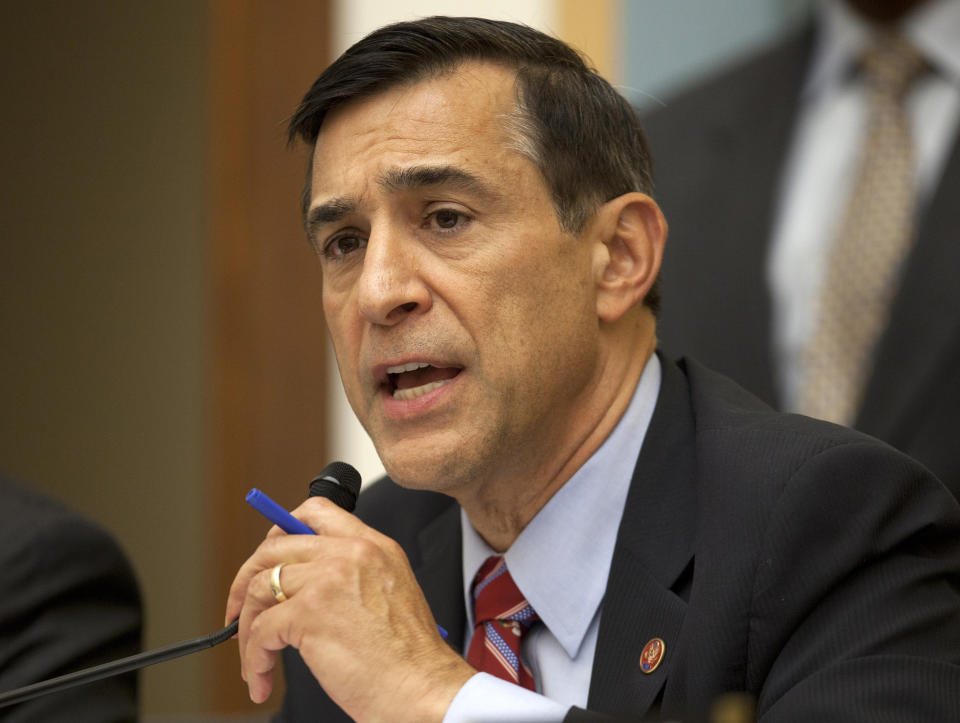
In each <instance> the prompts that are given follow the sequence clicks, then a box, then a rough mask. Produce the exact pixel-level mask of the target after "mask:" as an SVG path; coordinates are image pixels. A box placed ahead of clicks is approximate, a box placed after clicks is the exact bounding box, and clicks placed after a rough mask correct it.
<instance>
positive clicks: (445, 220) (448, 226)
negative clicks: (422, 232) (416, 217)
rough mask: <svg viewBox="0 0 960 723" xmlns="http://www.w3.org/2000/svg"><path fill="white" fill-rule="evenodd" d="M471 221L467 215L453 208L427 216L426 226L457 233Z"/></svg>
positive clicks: (443, 209)
mask: <svg viewBox="0 0 960 723" xmlns="http://www.w3.org/2000/svg"><path fill="white" fill-rule="evenodd" d="M470 220H471V219H470V217H469V216H467V215H466V214H465V213H462V212H460V211H455V210H454V209H452V208H441V209H438V210H436V211H433V212H432V213H430V214H428V215H427V217H426V220H425V222H424V226H425V227H428V228H429V227H432V228H434V229H436V230H439V231H455V230H457V229H459V228H461V227H463V226H465V225H467V224H468V223H469V222H470Z"/></svg>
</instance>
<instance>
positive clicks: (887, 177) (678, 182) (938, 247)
mask: <svg viewBox="0 0 960 723" xmlns="http://www.w3.org/2000/svg"><path fill="white" fill-rule="evenodd" d="M958 118H960V1H958V0H926V1H925V0H875V1H869V0H845V1H843V0H824V1H823V2H820V3H818V4H817V5H816V6H815V13H814V21H813V22H812V23H811V24H809V25H807V26H806V27H804V28H802V29H801V30H800V31H799V32H797V33H795V34H792V35H790V36H788V37H787V38H786V39H785V40H783V41H782V42H780V43H779V44H776V45H774V46H772V47H770V48H768V49H766V50H765V51H763V52H761V53H760V54H758V55H756V56H754V57H751V58H749V59H747V60H745V61H744V62H741V63H739V64H737V65H736V66H735V67H733V68H732V69H729V70H727V71H725V72H723V73H721V74H720V75H715V76H714V77H711V78H709V79H707V80H706V81H704V82H702V83H699V84H698V85H696V86H695V87H692V88H691V89H689V90H687V91H685V92H683V93H681V94H679V95H677V96H676V97H674V98H672V99H669V100H667V102H666V103H665V104H664V105H663V106H662V107H661V108H659V109H657V110H654V111H652V112H651V113H650V114H648V116H647V117H646V119H645V123H644V125H645V127H646V129H647V132H648V136H649V139H650V144H651V148H652V152H653V156H654V159H655V169H654V170H655V183H656V196H657V198H658V200H659V201H660V203H661V205H662V207H663V209H664V212H665V214H666V215H667V217H668V218H670V219H672V224H671V228H670V241H669V244H668V251H667V254H666V258H665V262H664V268H663V277H662V281H663V286H664V298H667V299H670V303H669V304H665V305H664V309H663V313H662V316H661V327H660V338H661V341H662V343H663V345H664V347H665V348H666V349H667V350H668V352H669V353H673V354H690V355H692V356H694V357H696V358H698V359H700V360H702V361H703V362H705V363H707V364H709V365H711V366H713V367H714V368H716V369H718V370H719V371H721V372H723V373H726V374H728V375H730V376H732V377H734V378H735V379H737V380H738V381H740V382H741V383H742V384H744V385H745V386H747V387H748V388H750V389H751V390H752V391H753V392H755V393H757V394H759V395H760V396H761V397H763V398H764V399H765V400H766V401H768V402H771V403H773V404H775V405H776V406H778V407H779V408H781V409H785V410H788V411H798V412H801V413H805V414H809V415H811V416H817V417H821V418H824V419H828V420H830V421H835V422H838V423H841V424H847V425H852V426H854V427H856V428H858V429H860V430H862V431H864V432H867V433H869V434H871V435H874V436H876V437H879V438H881V439H883V440H885V441H887V442H889V443H891V444H892V445H894V446H895V447H898V448H899V449H901V450H903V451H904V452H907V453H908V454H910V455H911V456H913V457H915V458H916V459H918V460H920V461H921V462H923V463H924V464H926V465H927V466H928V467H929V468H930V469H931V470H933V472H934V473H936V474H937V475H938V476H939V477H940V478H941V479H942V480H943V481H944V482H945V483H946V484H947V485H948V486H949V487H950V488H951V489H952V490H953V492H954V494H956V495H960V455H958V454H957V452H956V449H957V442H956V440H957V439H958V438H960V284H958V283H957V280H958V271H960V243H958V241H960V238H958V232H957V230H956V229H957V221H958V220H960V207H958V204H957V198H960V148H958V143H957V127H958Z"/></svg>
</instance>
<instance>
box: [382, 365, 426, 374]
mask: <svg viewBox="0 0 960 723" xmlns="http://www.w3.org/2000/svg"><path fill="white" fill-rule="evenodd" d="M428 366H430V365H429V364H427V363H426V362H407V363H406V364H398V365H397V366H395V367H387V374H403V373H404V372H415V371H416V370H417V369H423V368H424V367H428Z"/></svg>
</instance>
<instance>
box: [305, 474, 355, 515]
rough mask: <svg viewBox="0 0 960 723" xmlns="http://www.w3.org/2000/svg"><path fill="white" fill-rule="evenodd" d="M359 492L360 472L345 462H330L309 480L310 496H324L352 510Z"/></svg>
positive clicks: (349, 510) (347, 509) (348, 510)
mask: <svg viewBox="0 0 960 723" xmlns="http://www.w3.org/2000/svg"><path fill="white" fill-rule="evenodd" d="M359 493H360V473H359V472H357V470H356V469H354V468H353V467H352V466H351V465H349V464H347V463H346V462H331V463H330V464H328V465H327V466H326V467H324V468H323V471H322V472H320V474H318V475H317V476H316V477H314V478H313V481H312V482H310V495H309V496H310V497H326V498H328V499H331V500H333V501H334V502H335V503H336V504H337V505H338V506H340V507H342V508H343V509H345V510H346V511H347V512H353V508H354V507H356V506H357V495H358V494H359Z"/></svg>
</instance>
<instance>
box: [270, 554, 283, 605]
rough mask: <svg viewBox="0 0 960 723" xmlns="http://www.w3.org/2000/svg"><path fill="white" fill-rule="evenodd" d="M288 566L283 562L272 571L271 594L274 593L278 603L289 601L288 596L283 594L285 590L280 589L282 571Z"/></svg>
mask: <svg viewBox="0 0 960 723" xmlns="http://www.w3.org/2000/svg"><path fill="white" fill-rule="evenodd" d="M286 564H287V563H285V562H281V563H280V564H279V565H277V566H276V567H274V568H273V569H272V570H271V571H270V592H272V593H273V596H274V597H275V598H276V600H277V602H283V601H284V600H286V599H287V596H286V595H284V593H283V588H282V587H280V569H281V568H282V567H283V566H284V565H286Z"/></svg>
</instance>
